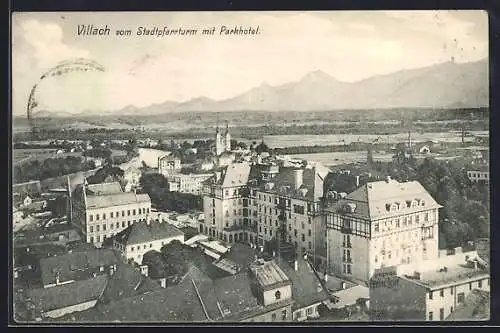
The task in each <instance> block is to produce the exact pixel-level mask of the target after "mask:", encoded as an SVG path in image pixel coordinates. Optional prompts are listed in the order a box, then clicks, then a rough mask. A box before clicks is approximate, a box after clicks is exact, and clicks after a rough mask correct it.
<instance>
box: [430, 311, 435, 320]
mask: <svg viewBox="0 0 500 333" xmlns="http://www.w3.org/2000/svg"><path fill="white" fill-rule="evenodd" d="M432 317H433V313H432V311H431V312H429V320H434V319H433V318H432Z"/></svg>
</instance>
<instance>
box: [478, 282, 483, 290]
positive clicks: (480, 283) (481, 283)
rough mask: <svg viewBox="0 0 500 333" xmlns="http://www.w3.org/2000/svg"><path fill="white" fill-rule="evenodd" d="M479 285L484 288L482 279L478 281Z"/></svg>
mask: <svg viewBox="0 0 500 333" xmlns="http://www.w3.org/2000/svg"><path fill="white" fill-rule="evenodd" d="M477 287H478V288H482V287H483V281H482V280H479V281H477Z"/></svg>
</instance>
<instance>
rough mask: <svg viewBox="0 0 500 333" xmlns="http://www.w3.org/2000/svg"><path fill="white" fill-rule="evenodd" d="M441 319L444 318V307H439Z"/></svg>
mask: <svg viewBox="0 0 500 333" xmlns="http://www.w3.org/2000/svg"><path fill="white" fill-rule="evenodd" d="M439 320H444V309H443V308H441V309H439Z"/></svg>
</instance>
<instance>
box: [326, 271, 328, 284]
mask: <svg viewBox="0 0 500 333" xmlns="http://www.w3.org/2000/svg"><path fill="white" fill-rule="evenodd" d="M326 282H328V274H326V273H325V283H326Z"/></svg>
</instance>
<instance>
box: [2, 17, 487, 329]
mask: <svg viewBox="0 0 500 333" xmlns="http://www.w3.org/2000/svg"><path fill="white" fill-rule="evenodd" d="M11 19H12V35H11V38H12V44H11V55H12V57H11V59H12V64H11V75H12V89H11V97H12V109H11V114H12V118H11V119H12V164H13V165H12V166H11V171H12V196H11V208H12V211H11V216H12V220H11V223H12V224H11V228H12V237H13V239H12V246H13V249H12V253H13V258H12V260H13V261H12V277H13V282H12V283H13V318H14V320H15V321H16V323H19V324H21V323H30V324H35V323H36V324H55V323H58V324H60V323H62V324H82V323H87V324H102V323H122V324H127V323H128V324H132V323H135V324H137V323H139V324H156V323H163V324H167V323H224V322H226V323H227V322H229V323H240V322H246V323H249V322H253V323H273V322H274V323H283V322H291V323H296V324H297V325H299V324H309V323H342V322H344V323H345V322H368V323H371V322H374V323H375V322H382V321H384V322H388V321H389V322H400V321H406V322H408V321H412V322H428V323H429V322H430V323H435V322H443V321H444V322H449V324H450V325H451V324H452V323H453V321H482V320H489V318H490V258H489V253H490V171H489V161H490V156H489V155H490V153H489V151H490V150H489V146H490V143H489V116H490V109H489V98H490V96H489V94H490V92H489V58H488V54H489V45H488V14H487V12H486V11H479V10H452V11H449V10H432V11H431V10H429V11H272V12H271V11H269V12H266V11H254V12H250V11H248V12H236V11H234V12H209V11H206V12H16V13H13V14H12V16H11Z"/></svg>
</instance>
